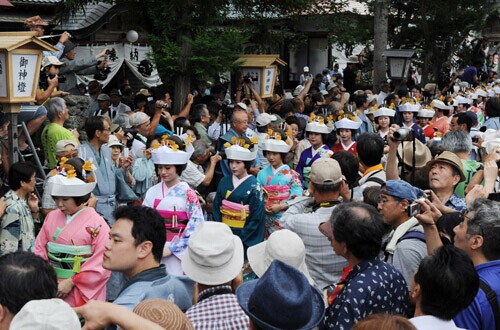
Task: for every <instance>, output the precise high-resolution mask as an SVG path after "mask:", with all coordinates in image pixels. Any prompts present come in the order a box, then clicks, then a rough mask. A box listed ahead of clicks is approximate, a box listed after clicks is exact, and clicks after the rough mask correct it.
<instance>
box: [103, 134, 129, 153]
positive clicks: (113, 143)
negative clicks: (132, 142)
mask: <svg viewBox="0 0 500 330" xmlns="http://www.w3.org/2000/svg"><path fill="white" fill-rule="evenodd" d="M107 145H108V147H109V148H111V147H120V148H121V149H122V150H123V148H124V147H125V146H124V145H123V144H122V143H121V142H120V140H118V138H117V137H116V136H115V135H113V134H111V135H110V136H109V140H108V143H107Z"/></svg>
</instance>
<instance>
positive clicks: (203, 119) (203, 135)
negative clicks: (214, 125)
mask: <svg viewBox="0 0 500 330" xmlns="http://www.w3.org/2000/svg"><path fill="white" fill-rule="evenodd" d="M189 121H190V122H191V124H193V125H194V128H196V131H197V132H198V135H199V136H200V140H202V141H203V142H205V144H206V145H207V146H211V145H212V142H213V141H212V139H211V138H210V136H208V131H207V127H208V124H209V123H210V114H209V113H208V108H207V106H206V104H196V105H194V106H193V107H192V109H191V112H190V114H189Z"/></svg>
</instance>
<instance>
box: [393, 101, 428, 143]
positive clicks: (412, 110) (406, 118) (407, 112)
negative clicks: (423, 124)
mask: <svg viewBox="0 0 500 330" xmlns="http://www.w3.org/2000/svg"><path fill="white" fill-rule="evenodd" d="M401 103H402V105H400V106H399V113H400V114H401V116H402V117H403V122H402V124H401V128H408V129H411V130H412V131H413V135H414V136H415V138H416V139H417V140H419V141H420V142H422V143H425V142H426V141H425V135H424V131H423V130H422V128H420V126H418V125H417V124H416V123H415V120H414V119H415V115H416V114H417V113H418V111H419V110H420V103H418V102H416V101H415V100H414V99H412V98H410V99H405V98H404V97H403V101H402V102H401Z"/></svg>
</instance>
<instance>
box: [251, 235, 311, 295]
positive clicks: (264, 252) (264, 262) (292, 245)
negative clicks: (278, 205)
mask: <svg viewBox="0 0 500 330" xmlns="http://www.w3.org/2000/svg"><path fill="white" fill-rule="evenodd" d="M247 255H248V261H249V262H250V266H251V267H252V270H253V271H254V273H255V274H256V275H257V276H259V277H262V275H264V273H265V272H266V270H267V269H268V268H269V266H271V263H272V262H273V260H280V261H283V262H284V263H286V264H289V265H290V266H293V267H295V268H297V269H298V270H300V271H301V272H302V273H303V274H304V275H305V277H306V278H307V280H308V281H309V283H310V284H311V285H314V280H313V279H312V278H311V275H310V274H309V270H308V269H307V266H306V262H305V258H306V248H305V246H304V243H303V242H302V239H301V238H300V237H299V235H297V234H296V233H294V232H292V231H290V230H288V229H282V230H278V231H275V232H274V233H272V234H271V235H270V236H269V238H268V239H267V241H264V242H262V243H259V244H257V245H254V246H251V247H249V248H248V250H247Z"/></svg>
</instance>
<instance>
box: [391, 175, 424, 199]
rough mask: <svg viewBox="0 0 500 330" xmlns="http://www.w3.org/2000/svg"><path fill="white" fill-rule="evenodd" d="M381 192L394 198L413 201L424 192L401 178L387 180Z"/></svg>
mask: <svg viewBox="0 0 500 330" xmlns="http://www.w3.org/2000/svg"><path fill="white" fill-rule="evenodd" d="M382 193H383V194H386V195H389V196H393V197H396V198H401V199H406V200H407V201H410V202H411V201H414V200H416V199H418V198H420V197H422V196H423V194H424V192H423V191H422V190H420V189H418V188H415V187H413V186H412V185H411V184H409V183H408V182H406V181H403V180H388V181H387V182H386V183H385V186H383V188H382Z"/></svg>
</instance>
